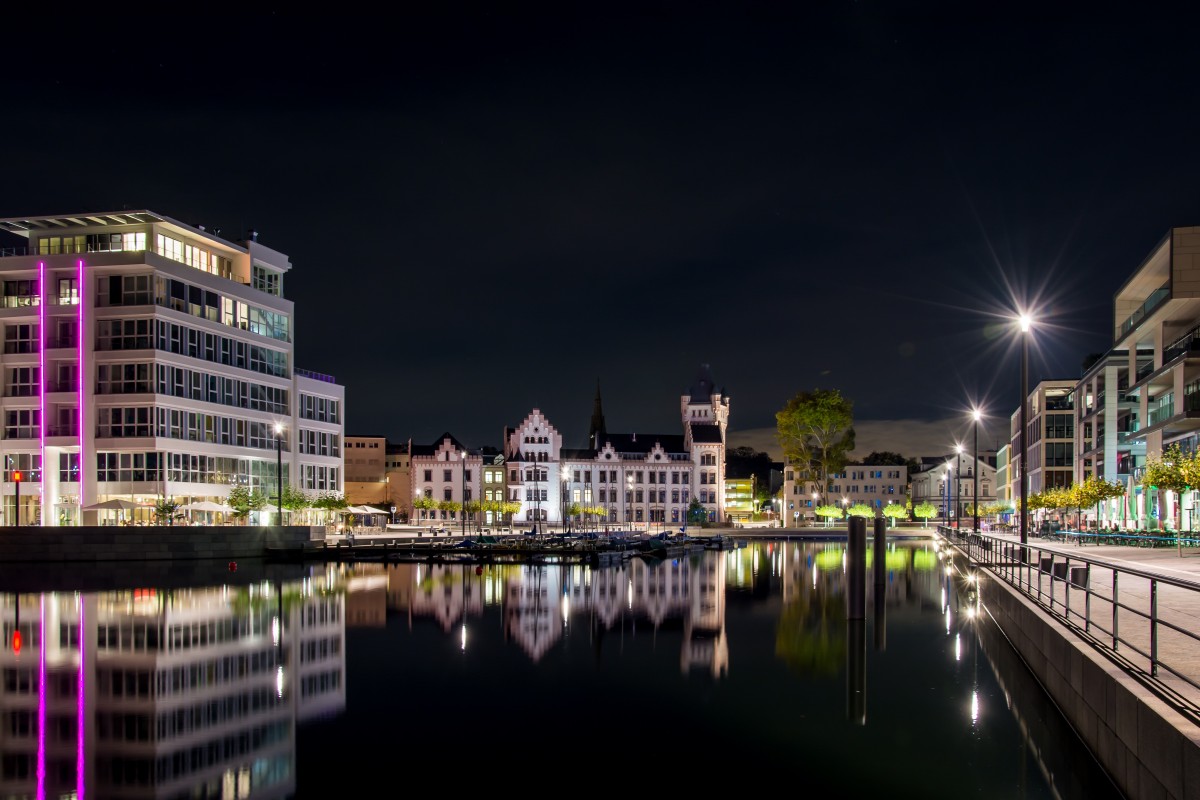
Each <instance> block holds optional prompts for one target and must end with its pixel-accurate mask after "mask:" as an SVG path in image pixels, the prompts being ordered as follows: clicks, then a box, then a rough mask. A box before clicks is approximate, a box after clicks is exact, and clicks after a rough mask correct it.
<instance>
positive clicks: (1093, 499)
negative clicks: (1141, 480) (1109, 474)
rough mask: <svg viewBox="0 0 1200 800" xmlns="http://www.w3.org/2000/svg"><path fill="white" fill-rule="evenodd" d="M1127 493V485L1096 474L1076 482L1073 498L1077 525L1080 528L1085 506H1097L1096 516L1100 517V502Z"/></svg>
mask: <svg viewBox="0 0 1200 800" xmlns="http://www.w3.org/2000/svg"><path fill="white" fill-rule="evenodd" d="M1124 494H1125V487H1124V486H1122V485H1121V484H1119V483H1115V482H1109V481H1106V480H1104V479H1103V478H1098V477H1096V476H1095V475H1089V476H1088V477H1086V478H1084V480H1083V483H1080V484H1075V485H1073V486H1072V487H1071V499H1072V500H1073V501H1074V503H1075V527H1076V528H1079V527H1080V526H1081V524H1082V522H1081V518H1082V517H1083V509H1084V507H1085V506H1087V507H1089V508H1090V507H1091V506H1096V517H1097V519H1099V517H1100V513H1099V512H1100V508H1099V507H1100V504H1101V503H1103V502H1104V501H1105V500H1108V499H1109V498H1111V497H1122V496H1124Z"/></svg>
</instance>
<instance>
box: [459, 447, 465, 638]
mask: <svg viewBox="0 0 1200 800" xmlns="http://www.w3.org/2000/svg"><path fill="white" fill-rule="evenodd" d="M458 516H459V519H461V520H462V538H464V539H466V538H467V448H465V447H464V448H463V450H462V508H461V509H460V510H459V512H458ZM463 617H464V618H465V617H466V611H465V610H464V611H463Z"/></svg>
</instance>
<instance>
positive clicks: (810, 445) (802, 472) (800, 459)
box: [775, 389, 854, 495]
mask: <svg viewBox="0 0 1200 800" xmlns="http://www.w3.org/2000/svg"><path fill="white" fill-rule="evenodd" d="M853 412H854V404H853V403H852V402H851V401H849V400H847V399H845V398H843V397H842V393H841V392H840V391H838V390H837V389H829V390H826V389H814V390H813V391H811V392H800V393H799V394H797V395H796V396H795V397H793V398H792V399H791V400H788V402H787V405H786V406H784V407H783V409H781V410H780V411H778V412H776V414H775V436H776V438H777V439H778V441H779V444H780V446H781V447H782V448H783V459H784V462H785V463H787V464H789V465H791V466H792V468H793V469H794V470H796V473H797V475H796V477H797V480H799V481H801V482H802V483H806V484H807V483H811V484H813V486H814V487H816V489H817V491H818V492H820V494H821V495H824V494H825V493H826V492H827V491H829V476H830V474H832V473H835V472H840V471H841V470H842V468H843V467H845V466H846V461H847V459H848V457H849V454H850V451H851V450H853V449H854V427H853V423H854V413H853Z"/></svg>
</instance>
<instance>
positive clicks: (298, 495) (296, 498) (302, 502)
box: [282, 484, 313, 511]
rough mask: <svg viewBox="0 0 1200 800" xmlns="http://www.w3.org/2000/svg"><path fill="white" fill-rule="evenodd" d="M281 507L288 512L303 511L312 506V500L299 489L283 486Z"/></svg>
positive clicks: (287, 485) (289, 485)
mask: <svg viewBox="0 0 1200 800" xmlns="http://www.w3.org/2000/svg"><path fill="white" fill-rule="evenodd" d="M282 503H283V507H284V508H286V509H287V510H288V511H303V510H304V509H306V508H308V507H309V506H311V505H312V503H313V500H312V498H311V497H309V496H308V495H307V494H305V493H304V492H302V491H301V490H300V489H297V488H296V487H294V486H292V485H291V484H285V485H284V487H283V501H282Z"/></svg>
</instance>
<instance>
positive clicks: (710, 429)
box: [692, 424, 721, 444]
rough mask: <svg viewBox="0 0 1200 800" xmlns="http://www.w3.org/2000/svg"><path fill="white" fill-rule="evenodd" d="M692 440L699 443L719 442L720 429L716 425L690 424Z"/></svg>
mask: <svg viewBox="0 0 1200 800" xmlns="http://www.w3.org/2000/svg"><path fill="white" fill-rule="evenodd" d="M692 441H693V442H697V443H699V444H720V443H721V429H720V428H719V427H717V426H716V425H695V424H693V425H692Z"/></svg>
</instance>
